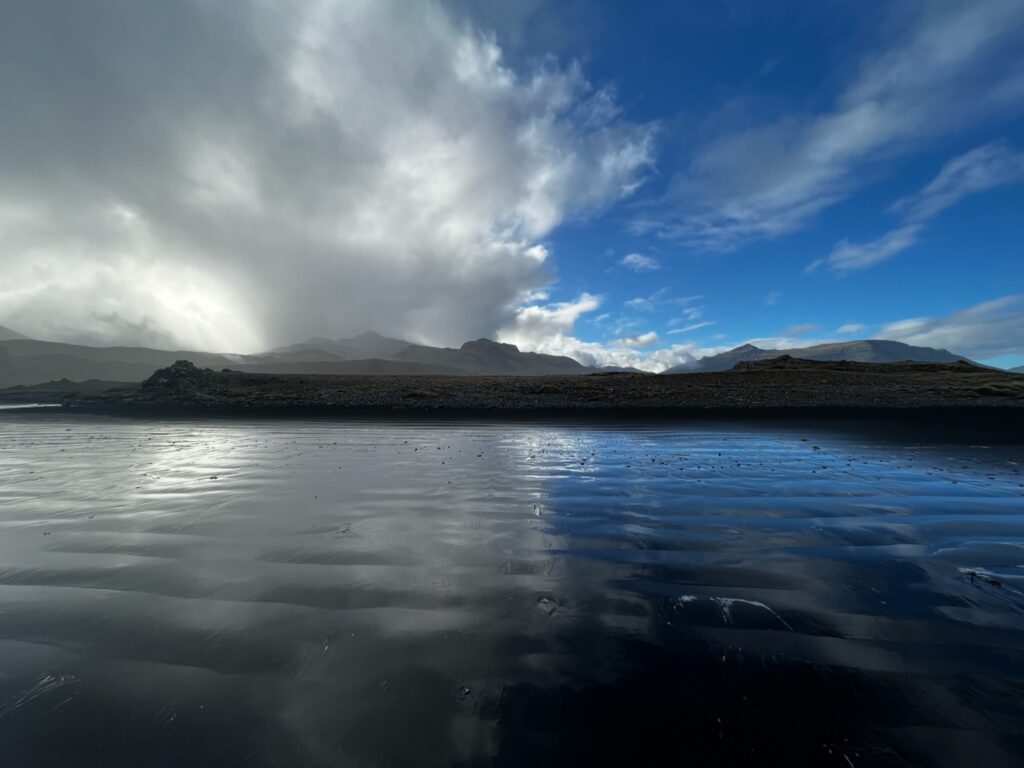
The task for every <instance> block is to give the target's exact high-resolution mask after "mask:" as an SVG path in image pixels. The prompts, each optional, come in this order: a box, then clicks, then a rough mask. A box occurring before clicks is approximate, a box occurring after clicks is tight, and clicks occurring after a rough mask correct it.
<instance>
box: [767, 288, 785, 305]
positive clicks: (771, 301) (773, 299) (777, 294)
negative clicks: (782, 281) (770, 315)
mask: <svg viewBox="0 0 1024 768" xmlns="http://www.w3.org/2000/svg"><path fill="white" fill-rule="evenodd" d="M781 298H782V291H770V292H769V293H768V295H767V296H765V297H764V303H765V304H766V305H767V306H769V307H772V306H775V305H776V304H778V303H779V299H781Z"/></svg>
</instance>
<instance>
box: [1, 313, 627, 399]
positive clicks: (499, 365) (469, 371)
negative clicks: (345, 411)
mask: <svg viewBox="0 0 1024 768" xmlns="http://www.w3.org/2000/svg"><path fill="white" fill-rule="evenodd" d="M176 360H189V361H190V362H192V363H194V364H195V365H197V366H199V367H203V368H213V369H214V370H222V369H224V368H230V369H233V370H237V371H244V372H249V373H307V374H335V375H337V374H360V375H387V374H393V375H447V376H461V375H474V374H484V375H521V376H536V375H544V374H585V373H594V372H595V371H597V370H605V369H596V368H590V367H587V366H585V365H581V364H580V363H578V362H576V361H575V360H573V359H572V358H570V357H560V356H557V355H542V354H538V353H535V352H520V351H519V349H518V348H517V347H515V346H514V345H512V344H501V343H498V342H496V341H491V340H489V339H477V340H476V341H467V342H466V343H465V344H463V345H462V346H461V347H459V348H458V349H450V348H443V347H428V346H424V345H421V344H412V343H410V342H406V341H401V340H399V339H389V338H387V337H384V336H381V335H379V334H376V333H372V332H370V333H363V334H360V335H359V336H354V337H352V338H349V339H336V340H332V339H310V340H308V341H305V342H302V343H300V344H293V345H290V346H287V347H280V348H278V349H273V350H270V351H269V352H266V353H264V354H257V355H235V354H218V353H210V352H192V351H188V350H162V349H149V348H146V347H89V346H85V345H81V344H64V343H60V342H52V341H38V340H35V339H29V338H26V337H25V336H23V335H21V334H18V333H16V332H14V331H12V330H10V329H8V328H4V327H3V326H0V388H2V387H10V386H14V385H18V384H39V383H43V382H49V381H55V380H59V379H70V380H72V381H88V380H102V381H111V382H122V381H124V382H129V381H142V380H143V379H146V378H148V377H149V376H151V375H152V374H153V372H154V371H156V370H157V369H159V368H164V367H166V366H168V365H171V364H172V363H174V362H175V361H176ZM609 370H610V369H609Z"/></svg>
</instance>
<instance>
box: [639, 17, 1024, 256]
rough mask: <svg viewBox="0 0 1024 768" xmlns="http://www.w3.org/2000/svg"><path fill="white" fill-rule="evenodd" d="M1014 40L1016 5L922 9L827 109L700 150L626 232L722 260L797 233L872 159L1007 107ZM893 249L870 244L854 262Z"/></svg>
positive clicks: (1022, 81)
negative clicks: (681, 245) (679, 244)
mask: <svg viewBox="0 0 1024 768" xmlns="http://www.w3.org/2000/svg"><path fill="white" fill-rule="evenodd" d="M1022 33H1024V5H1021V3H1019V2H1017V1H1016V0H976V1H975V2H972V3H947V4H941V5H940V4H927V5H923V6H921V7H920V8H919V9H918V10H917V15H916V16H914V17H912V18H911V19H910V20H909V22H907V23H905V24H904V28H903V31H902V33H901V34H898V35H896V36H895V37H894V38H892V39H891V41H890V42H889V44H888V45H886V46H885V47H882V48H879V49H878V50H876V51H874V52H873V53H871V54H869V55H867V56H865V57H864V58H862V59H861V60H860V61H859V63H858V65H857V66H856V67H855V68H854V69H855V72H856V74H855V75H854V76H853V77H852V78H850V79H849V80H848V82H847V85H846V86H845V87H844V88H843V89H842V90H841V91H840V92H839V93H838V94H837V96H836V97H835V99H834V102H833V105H832V108H831V109H829V110H827V111H823V112H818V113H811V114H807V113H798V112H793V113H790V114H785V115H782V116H780V117H778V118H777V119H775V120H773V121H771V122H767V123H763V124H756V125H750V126H747V127H745V128H743V129H741V130H738V131H734V132H732V133H726V134H724V135H720V136H717V137H716V138H715V139H713V140H711V141H710V142H708V143H705V144H702V145H699V146H698V147H697V148H696V150H695V151H694V153H693V156H692V158H691V161H690V164H689V166H688V168H686V170H685V171H683V172H682V173H680V174H679V175H677V177H676V178H675V179H674V182H673V184H672V188H671V191H670V193H669V194H668V195H667V196H666V198H665V199H664V200H663V201H662V204H661V205H659V206H656V207H655V208H654V209H653V210H652V211H649V212H648V214H647V215H645V216H640V217H638V218H637V219H636V220H635V221H634V222H633V228H634V230H635V231H637V232H655V233H657V234H660V235H661V236H663V237H667V238H673V239H677V240H680V241H682V242H684V243H686V244H688V245H691V246H693V247H696V248H700V249H703V250H708V251H729V250H734V249H736V248H738V247H740V246H742V245H744V244H746V243H749V242H751V241H754V240H758V239H764V238H772V237H777V236H779V235H783V234H786V233H789V232H793V231H795V230H798V229H801V228H803V227H805V226H807V225H808V224H809V223H810V222H811V221H812V220H813V219H814V217H815V216H817V214H818V213H820V212H821V211H822V210H824V209H825V208H827V207H829V206H831V205H833V204H835V203H837V202H839V201H841V200H843V199H845V198H846V197H848V196H849V195H850V194H851V193H852V192H853V191H854V190H855V189H856V188H857V187H858V186H859V185H860V184H861V183H862V182H863V180H864V178H865V177H866V176H867V175H869V174H871V173H876V172H878V171H879V170H881V168H880V163H881V161H882V160H887V161H891V159H892V158H894V157H897V156H899V155H903V154H907V153H910V152H913V151H915V150H917V149H919V148H920V146H921V145H922V143H923V142H926V141H927V140H929V139H931V138H934V137H936V136H938V135H941V134H948V133H954V132H957V131H960V130H962V129H964V128H966V127H968V126H970V125H971V124H973V123H975V122H977V121H980V120H982V119H984V118H986V117H988V116H991V115H993V114H997V113H1008V112H1010V111H1012V110H1015V109H1017V108H1018V105H1019V103H1020V101H1021V99H1022V98H1024V76H1022V75H1021V74H1020V72H1019V71H1018V70H1017V69H1016V68H1013V67H1007V66H1006V62H1007V61H1015V60H1016V59H1017V58H1018V56H1017V45H1018V41H1019V40H1020V38H1021V34H1022ZM907 236H908V233H906V232H905V233H903V237H904V239H905V238H906V237H907ZM892 248H893V244H892V242H891V241H890V242H889V243H883V244H880V245H878V246H877V247H876V248H874V249H871V253H868V254H866V255H865V256H864V258H865V260H868V261H870V259H871V258H876V259H877V258H879V257H880V258H885V256H882V255H881V254H883V253H885V252H886V251H887V250H889V251H890V252H891V249H892ZM848 258H849V259H850V260H851V263H852V262H856V258H855V257H854V256H852V255H850V254H848Z"/></svg>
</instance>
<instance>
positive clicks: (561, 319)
mask: <svg viewBox="0 0 1024 768" xmlns="http://www.w3.org/2000/svg"><path fill="white" fill-rule="evenodd" d="M600 303H601V301H600V298H599V297H596V296H593V295H591V294H586V293H585V294H582V295H580V296H579V297H578V298H577V299H576V300H574V301H567V302H559V303H555V304H547V305H529V306H522V307H520V308H519V311H518V313H517V315H516V318H515V320H514V321H513V322H512V323H510V324H509V325H507V326H505V327H503V328H502V329H501V330H500V331H499V332H498V340H499V341H503V342H506V343H509V344H515V345H516V346H517V347H519V348H520V349H522V350H524V351H531V352H543V353H545V354H549V355H567V356H569V357H572V358H574V359H575V360H578V361H579V362H581V363H583V364H584V365H594V366H617V367H630V368H639V369H641V370H645V371H662V370H665V369H666V368H671V367H672V366H674V365H679V364H680V363H684V362H688V361H690V360H693V359H694V357H695V356H696V357H699V356H702V355H705V354H714V351H721V350H720V349H718V348H715V350H714V351H709V350H708V349H706V348H703V347H700V346H698V345H696V344H673V345H670V346H667V347H662V348H660V349H644V348H645V347H649V346H650V345H652V344H655V343H657V341H658V334H657V333H656V332H655V331H647V332H645V333H640V334H634V335H631V336H628V337H624V338H617V339H612V340H610V341H583V340H582V339H579V338H577V337H576V336H574V335H573V326H574V325H575V323H576V322H577V321H578V320H579V319H580V317H581V316H582V315H583V314H585V313H587V312H592V311H594V310H596V309H597V308H598V307H599V306H600Z"/></svg>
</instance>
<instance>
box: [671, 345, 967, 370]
mask: <svg viewBox="0 0 1024 768" xmlns="http://www.w3.org/2000/svg"><path fill="white" fill-rule="evenodd" d="M781 355H789V356H790V357H795V358H798V359H801V360H850V361H853V362H858V363H902V362H905V361H908V360H913V361H916V362H923V363H955V362H956V361H958V360H967V362H973V361H971V360H968V359H967V358H966V357H963V356H962V355H954V354H953V353H952V352H949V351H947V350H945V349H934V348H932V347H914V346H911V345H910V344H904V343H902V342H899V341H885V340H882V339H867V340H863V341H841V342H836V343H832V344H816V345H814V346H812V347H799V348H796V349H761V348H760V347H755V346H754V345H753V344H744V345H743V346H741V347H736V348H735V349H730V350H729V351H728V352H722V353H720V354H717V355H709V356H707V357H702V358H700V359H699V360H693V361H691V362H689V363H683V364H682V365H677V366H675V367H674V368H669V369H668V370H667V371H665V372H664V373H696V372H700V371H727V370H729V369H730V368H732V367H733V366H734V365H736V363H739V362H745V361H749V360H768V359H770V358H773V357H779V356H781Z"/></svg>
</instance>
